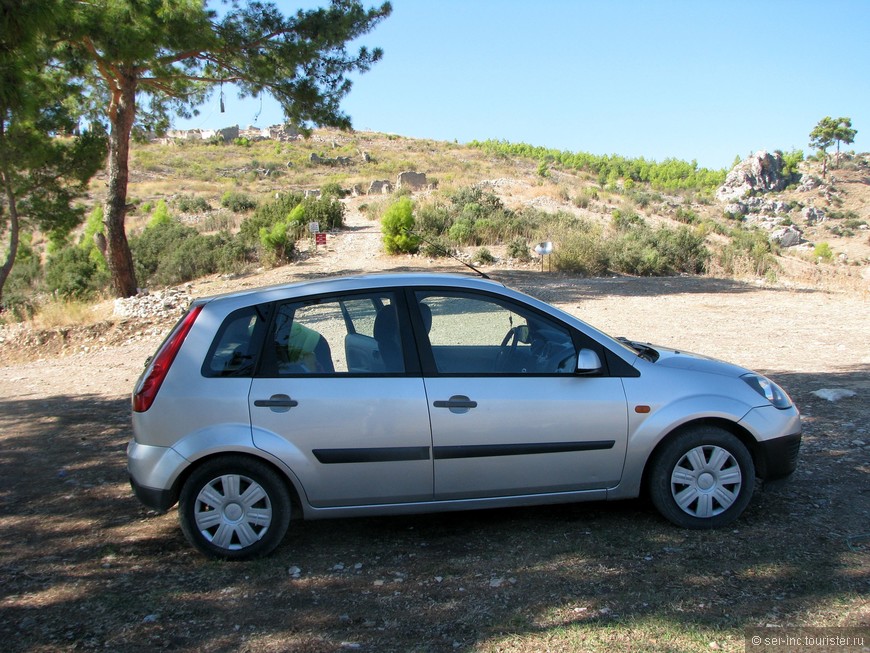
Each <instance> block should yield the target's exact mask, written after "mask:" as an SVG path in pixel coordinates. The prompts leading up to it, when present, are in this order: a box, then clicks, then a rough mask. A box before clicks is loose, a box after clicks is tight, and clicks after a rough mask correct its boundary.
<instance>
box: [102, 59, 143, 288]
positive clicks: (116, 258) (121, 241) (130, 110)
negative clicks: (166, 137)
mask: <svg viewBox="0 0 870 653" xmlns="http://www.w3.org/2000/svg"><path fill="white" fill-rule="evenodd" d="M116 83H117V86H116V88H115V89H114V92H113V97H112V106H111V107H110V111H109V119H110V122H111V124H112V130H111V133H110V134H109V183H108V186H109V188H108V196H107V197H106V209H105V217H104V218H103V222H104V224H105V226H106V254H107V256H106V262H107V263H108V265H109V272H110V273H111V275H112V289H113V290H114V292H115V295H116V296H117V297H132V296H133V295H135V294H136V292H137V288H136V273H135V270H134V268H133V256H132V254H131V253H130V245H129V243H128V242H127V233H126V231H125V230H124V221H125V219H126V217H127V181H128V177H129V168H128V167H129V158H130V134H131V132H132V130H133V119H134V118H135V115H136V82H135V77H134V76H133V75H130V76H128V77H122V78H120V79H118V80H116Z"/></svg>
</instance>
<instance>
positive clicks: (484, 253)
mask: <svg viewBox="0 0 870 653" xmlns="http://www.w3.org/2000/svg"><path fill="white" fill-rule="evenodd" d="M471 262H472V263H476V264H479V265H487V264H489V263H495V256H493V255H492V252H490V251H489V250H488V249H487V248H486V247H481V248H480V249H479V250H477V251H476V252H475V253H474V256H472V257H471Z"/></svg>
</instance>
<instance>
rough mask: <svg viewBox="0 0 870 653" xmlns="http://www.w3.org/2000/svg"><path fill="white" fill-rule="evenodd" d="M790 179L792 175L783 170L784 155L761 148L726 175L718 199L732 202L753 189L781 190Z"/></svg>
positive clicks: (717, 193) (765, 190)
mask: <svg viewBox="0 0 870 653" xmlns="http://www.w3.org/2000/svg"><path fill="white" fill-rule="evenodd" d="M790 181H791V176H790V175H785V173H784V171H783V160H782V155H781V154H779V153H777V152H774V153H773V154H771V153H770V152H767V151H765V150H761V151H759V152H756V153H755V154H753V155H752V156H750V157H748V158H746V159H744V160H743V161H741V162H740V163H738V164H737V165H736V166H734V169H733V170H731V172H729V173H728V176H727V177H725V183H724V184H722V186H720V187H719V189H718V190H717V191H716V199H718V200H719V201H721V202H731V201H733V200H738V199H740V198H743V197H746V196H747V195H749V194H750V193H752V192H753V191H760V192H769V191H780V190H784V189H785V187H786V186H788V184H789V183H790Z"/></svg>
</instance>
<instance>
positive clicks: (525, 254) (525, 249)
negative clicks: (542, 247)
mask: <svg viewBox="0 0 870 653" xmlns="http://www.w3.org/2000/svg"><path fill="white" fill-rule="evenodd" d="M507 255H508V256H509V257H510V258H513V259H517V260H518V261H530V260H532V255H531V250H530V249H529V243H528V242H526V241H525V240H524V239H522V238H519V237H517V238H514V239H513V240H512V241H511V242H510V243H509V244H508V248H507Z"/></svg>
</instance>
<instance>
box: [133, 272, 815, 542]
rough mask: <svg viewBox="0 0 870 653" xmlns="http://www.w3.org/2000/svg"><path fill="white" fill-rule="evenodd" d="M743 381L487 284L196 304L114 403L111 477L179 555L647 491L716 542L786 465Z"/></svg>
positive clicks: (371, 286)
mask: <svg viewBox="0 0 870 653" xmlns="http://www.w3.org/2000/svg"><path fill="white" fill-rule="evenodd" d="M800 440H801V424H800V416H799V414H798V411H797V409H796V408H795V406H794V405H793V403H792V401H791V400H790V399H789V397H788V395H786V393H785V392H783V390H782V389H780V388H779V386H777V385H776V384H775V383H773V382H771V381H770V380H768V379H767V378H765V377H764V376H761V375H759V374H756V373H754V372H751V371H749V370H746V369H742V368H740V367H736V366H734V365H730V364H728V363H724V362H721V361H717V360H713V359H709V358H703V357H700V356H695V355H692V354H687V353H685V352H678V351H673V350H668V349H664V348H660V347H653V346H650V345H647V344H641V343H638V342H631V341H627V340H624V339H613V338H611V337H609V336H607V335H605V334H603V333H601V332H600V331H597V330H596V329H594V328H592V327H591V326H589V325H587V324H585V323H584V322H582V321H580V320H578V319H577V318H575V317H573V316H571V315H569V314H567V313H564V312H562V311H560V310H558V309H556V308H554V307H552V306H549V305H548V304H545V303H543V302H541V301H538V300H536V299H534V298H532V297H529V296H527V295H524V294H522V293H519V292H517V291H514V290H511V289H509V288H506V287H504V286H502V285H500V284H498V283H494V282H491V281H485V280H482V279H476V278H471V277H464V276H456V275H428V274H403V275H373V276H361V277H353V278H341V279H330V280H323V281H313V282H307V283H299V284H290V285H285V286H280V287H274V288H265V289H258V290H252V291H245V292H238V293H234V294H230V295H224V296H220V297H213V298H206V299H199V300H196V301H195V302H194V303H193V304H192V306H191V308H190V309H189V311H188V312H187V313H186V315H185V316H184V317H183V318H182V319H181V321H180V322H179V323H178V324H177V325H176V327H175V328H174V329H173V330H172V332H171V333H170V334H169V336H168V337H167V338H166V340H165V341H164V342H163V344H162V345H161V346H160V348H159V349H158V351H157V353H156V354H155V355H154V356H153V357H152V359H151V360H150V363H149V365H148V366H147V368H146V370H145V371H144V372H143V374H142V376H141V378H140V379H139V381H138V383H137V385H136V389H135V391H134V394H133V439H132V441H131V442H130V444H129V447H128V451H127V454H128V469H129V473H130V478H131V483H132V486H133V489H134V491H135V493H136V496H137V497H139V499H140V500H141V501H142V502H143V503H144V504H145V505H147V506H149V507H152V508H155V509H159V510H166V509H168V508H170V507H171V506H173V505H174V504H175V503H178V506H179V507H178V511H179V517H180V522H181V528H182V530H183V532H184V534H185V536H186V537H187V539H188V540H189V541H190V543H191V544H192V545H193V546H195V547H196V548H197V549H199V550H200V551H202V552H204V553H206V554H208V555H210V556H214V557H219V558H234V559H242V558H250V557H255V556H260V555H265V554H267V553H269V552H270V551H272V550H273V549H274V548H275V547H276V546H278V544H279V543H280V542H281V540H282V539H283V538H284V535H285V534H286V532H287V528H288V525H289V523H290V519H291V515H292V516H297V515H298V516H302V517H305V518H309V519H320V518H328V517H348V516H352V515H383V514H391V515H395V514H404V513H421V512H431V511H444V510H468V509H474V508H489V507H505V506H519V505H536V504H545V503H562V502H573V501H589V500H602V499H625V498H631V497H637V496H639V495H641V494H644V493H645V494H647V495H648V496H649V497H650V498H651V500H652V502H653V504H654V505H655V506H656V507H657V508H658V510H659V511H660V512H661V513H662V515H664V517H666V518H667V519H669V520H670V521H672V522H674V523H675V524H678V525H680V526H683V527H687V528H716V527H720V526H724V525H726V524H730V523H731V522H733V521H734V520H735V519H736V518H737V517H738V516H739V515H740V514H741V513H742V512H743V510H744V509H745V508H746V506H747V504H748V503H749V501H750V499H751V497H752V494H753V490H754V488H755V481H756V477H758V478H761V479H775V478H781V477H784V476H787V475H789V474H790V473H791V472H792V471H793V470H794V469H795V465H796V461H797V457H798V450H799V448H800Z"/></svg>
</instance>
